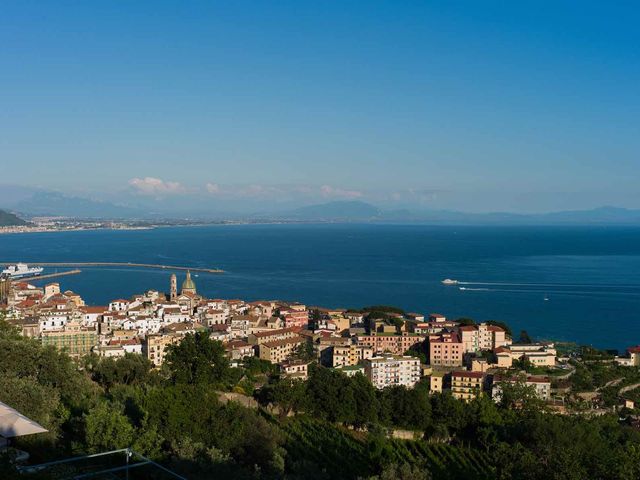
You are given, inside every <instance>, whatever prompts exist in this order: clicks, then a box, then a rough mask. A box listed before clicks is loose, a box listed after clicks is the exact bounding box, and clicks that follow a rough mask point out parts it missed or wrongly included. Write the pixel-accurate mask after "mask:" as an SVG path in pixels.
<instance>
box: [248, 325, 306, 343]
mask: <svg viewBox="0 0 640 480" xmlns="http://www.w3.org/2000/svg"><path fill="white" fill-rule="evenodd" d="M297 336H298V333H297V329H295V328H281V329H278V330H273V329H269V330H265V331H264V332H256V333H251V334H249V337H248V343H249V344H251V345H260V344H261V343H266V342H273V341H275V340H286V339H288V338H294V337H297Z"/></svg>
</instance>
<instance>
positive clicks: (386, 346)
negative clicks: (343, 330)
mask: <svg viewBox="0 0 640 480" xmlns="http://www.w3.org/2000/svg"><path fill="white" fill-rule="evenodd" d="M384 328H389V326H388V325H387V326H385V327H384ZM390 330H392V331H388V332H385V331H383V332H371V333H370V334H369V335H358V336H357V337H356V342H357V344H358V345H361V346H366V347H373V350H374V351H375V352H376V354H382V353H390V354H392V355H403V354H404V353H405V352H406V351H407V350H409V349H410V348H411V347H413V346H414V345H416V344H417V343H420V342H421V341H423V340H424V337H421V336H420V335H417V334H415V333H407V332H402V333H400V334H399V333H395V327H394V326H392V327H391V328H390Z"/></svg>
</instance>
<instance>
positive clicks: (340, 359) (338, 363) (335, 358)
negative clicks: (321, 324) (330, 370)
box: [331, 344, 373, 367]
mask: <svg viewBox="0 0 640 480" xmlns="http://www.w3.org/2000/svg"><path fill="white" fill-rule="evenodd" d="M332 350H333V352H332V353H333V355H332V362H331V365H332V366H333V367H349V366H353V365H357V364H359V363H360V362H361V361H362V360H366V359H368V358H372V357H373V347H369V346H365V345H353V344H352V345H334V347H333V348H332Z"/></svg>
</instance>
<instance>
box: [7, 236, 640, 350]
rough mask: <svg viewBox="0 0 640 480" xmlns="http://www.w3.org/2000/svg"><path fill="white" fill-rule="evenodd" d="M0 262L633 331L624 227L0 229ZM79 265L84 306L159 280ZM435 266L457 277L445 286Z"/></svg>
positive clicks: (636, 254)
mask: <svg viewBox="0 0 640 480" xmlns="http://www.w3.org/2000/svg"><path fill="white" fill-rule="evenodd" d="M0 261H12V262H15V261H25V262H29V263H34V264H37V263H38V262H54V261H59V262H63V261H69V262H71V261H77V262H90V261H104V262H110V261H111V262H139V263H161V264H170V265H171V264H172V265H185V266H199V267H219V268H222V269H224V270H225V271H226V273H225V274H223V275H213V274H203V273H200V274H198V276H197V277H196V278H194V279H195V281H196V283H197V287H198V291H199V292H200V293H202V294H204V295H206V296H208V297H218V298H242V299H246V300H257V299H282V300H297V301H300V302H304V303H306V304H309V305H321V306H327V307H350V308H358V307H363V306H365V305H371V304H389V305H396V306H399V307H402V308H404V309H405V310H407V311H416V312H423V313H429V312H438V313H442V314H444V315H446V316H447V317H450V318H457V317H461V316H465V317H471V318H474V319H476V320H477V321H480V320H502V321H505V322H507V323H509V324H510V325H511V326H512V329H513V331H514V333H516V335H517V334H518V332H519V331H520V330H521V329H526V330H527V331H528V332H529V334H530V335H531V336H533V337H534V338H537V339H554V340H563V341H575V342H578V343H581V344H592V345H594V346H597V347H602V348H617V349H623V348H625V347H626V346H629V345H633V344H638V343H640V228H636V227H468V226H466V227H453V226H396V225H333V224H331V225H233V226H207V227H180V228H159V229H154V230H136V231H110V230H102V231H79V232H52V233H31V234H16V235H0ZM82 270H83V271H82V273H81V274H79V275H75V276H69V277H62V278H61V279H60V280H59V281H60V283H61V286H62V288H63V289H71V290H74V291H77V292H78V293H80V294H81V295H82V296H83V297H84V298H85V299H86V301H87V302H88V303H90V304H95V305H103V304H106V303H107V302H108V301H109V300H110V299H114V298H117V297H128V296H130V295H132V294H133V293H136V292H141V291H144V290H146V289H150V288H153V289H160V290H163V291H167V290H168V287H169V275H170V272H168V271H162V270H144V269H130V268H83V269H82ZM48 271H52V269H48ZM183 275H184V274H183V273H179V274H178V276H179V279H180V278H181V277H182V276H183ZM444 278H453V279H457V280H459V281H460V282H461V283H460V285H458V286H444V285H442V284H441V283H440V282H441V280H442V279H444ZM179 281H180V280H179ZM460 287H462V288H463V289H461V288H460ZM545 298H546V300H545Z"/></svg>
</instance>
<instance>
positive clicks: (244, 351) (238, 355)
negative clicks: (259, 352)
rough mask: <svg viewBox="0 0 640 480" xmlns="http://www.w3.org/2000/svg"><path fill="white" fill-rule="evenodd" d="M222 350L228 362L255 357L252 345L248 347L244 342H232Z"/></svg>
mask: <svg viewBox="0 0 640 480" xmlns="http://www.w3.org/2000/svg"><path fill="white" fill-rule="evenodd" d="M224 349H225V351H226V352H227V357H229V359H230V360H242V359H243V358H245V357H253V356H255V351H254V349H253V345H249V344H248V343H247V342H245V341H244V340H232V341H230V342H228V343H227V344H225V346H224Z"/></svg>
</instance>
